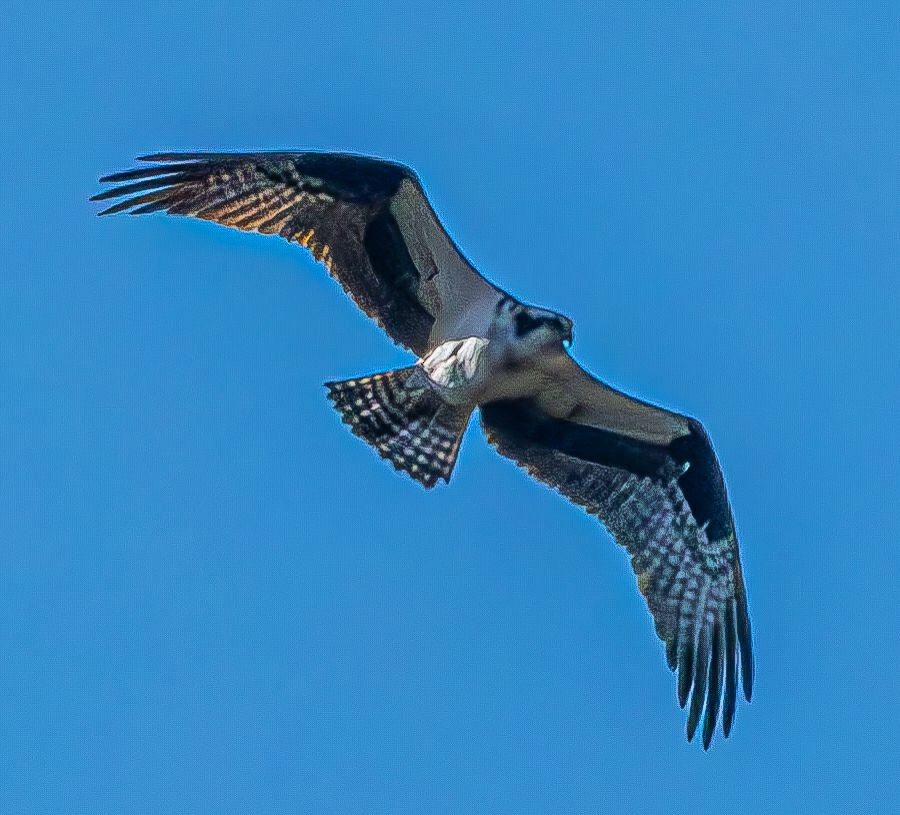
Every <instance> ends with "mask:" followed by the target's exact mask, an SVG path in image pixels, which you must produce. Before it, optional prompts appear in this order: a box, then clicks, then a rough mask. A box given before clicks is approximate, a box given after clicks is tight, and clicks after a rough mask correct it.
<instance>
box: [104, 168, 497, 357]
mask: <svg viewBox="0 0 900 815" xmlns="http://www.w3.org/2000/svg"><path fill="white" fill-rule="evenodd" d="M139 160H140V161H148V162H154V166H152V167H141V168H138V169H134V170H126V171H125V172H120V173H114V174H112V175H108V176H105V177H103V178H101V179H100V181H101V182H102V183H109V184H115V185H117V186H114V187H112V188H110V189H107V190H105V191H103V192H101V193H98V194H97V195H95V196H93V198H92V200H94V201H106V200H109V199H114V198H122V199H123V200H122V201H119V202H118V203H116V204H113V205H112V206H110V207H108V208H106V209H104V210H103V211H102V212H101V213H100V214H101V215H110V214H113V213H117V212H127V213H129V214H132V215H144V214H147V213H151V212H156V211H160V210H161V211H165V212H168V213H171V214H173V215H191V216H194V217H196V218H201V219H203V220H208V221H215V222H216V223H219V224H223V225H225V226H230V227H233V228H235V229H240V230H243V231H246V232H260V233H262V234H266V235H275V234H277V235H280V236H281V237H283V238H286V239H287V240H289V241H293V242H295V243H298V244H300V245H301V246H304V247H305V248H307V249H309V251H310V252H312V254H313V256H314V257H315V259H316V260H317V261H319V262H321V263H323V264H324V265H325V266H326V268H327V269H328V271H329V272H330V273H331V274H332V276H334V277H335V278H336V279H337V280H338V282H339V283H340V284H341V285H342V286H343V288H344V290H345V291H346V292H347V293H348V294H349V295H350V296H351V297H352V298H353V300H354V301H355V302H356V303H357V304H358V305H359V306H360V308H362V310H363V311H364V312H365V313H366V314H367V315H368V316H369V317H371V318H373V319H374V320H375V321H376V322H377V323H378V324H379V325H380V326H381V327H382V328H383V329H384V330H385V331H386V332H387V333H388V335H389V336H390V337H391V338H392V339H394V340H395V341H396V342H398V343H400V344H401V345H404V346H406V347H407V348H410V349H411V350H413V351H415V352H416V354H418V355H419V356H422V355H423V354H424V353H425V352H426V351H427V350H428V342H429V336H430V334H431V331H432V327H433V325H434V323H435V320H436V318H437V316H438V315H440V316H441V319H443V320H448V319H450V318H451V317H452V316H453V312H454V309H455V308H457V306H458V305H459V307H462V306H463V303H464V301H465V300H466V298H467V297H468V298H469V299H472V298H475V297H488V298H490V297H497V296H499V290H498V289H496V288H495V287H494V286H493V285H491V284H490V283H488V281H487V280H485V279H484V278H483V277H481V275H479V274H478V272H476V271H475V270H474V269H473V268H472V266H471V265H470V264H469V263H468V261H467V260H466V259H465V258H464V257H463V255H462V253H461V252H460V251H459V249H458V248H457V246H456V244H455V243H454V242H453V240H452V239H451V238H450V236H449V235H448V234H447V232H446V231H445V230H444V228H443V226H442V225H441V223H440V221H439V220H438V218H437V215H435V213H434V210H433V209H432V208H431V205H430V204H429V202H428V200H427V198H426V197H425V193H424V192H423V190H422V186H421V184H420V183H419V181H418V179H417V178H416V176H415V175H414V174H413V172H412V171H411V170H410V169H409V168H407V167H405V166H403V165H401V164H395V163H393V162H388V161H383V160H381V159H376V158H369V157H366V156H359V155H352V154H345V153H314V152H294V153H156V154H153V155H149V156H143V157H141V158H140V159H139ZM460 292H466V297H463V298H460V299H459V300H457V299H455V298H454V297H451V296H450V295H451V293H453V294H454V295H458V294H459V293H460Z"/></svg>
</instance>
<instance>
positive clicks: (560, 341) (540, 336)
mask: <svg viewBox="0 0 900 815" xmlns="http://www.w3.org/2000/svg"><path fill="white" fill-rule="evenodd" d="M494 326H495V329H496V331H497V334H498V335H499V336H500V337H502V338H503V340H504V341H505V343H506V345H507V347H508V349H509V353H510V354H511V355H512V356H513V357H515V358H518V359H524V358H526V357H529V356H532V355H534V354H537V353H547V352H549V351H554V350H557V349H558V350H559V351H562V350H563V348H568V347H570V346H571V344H572V321H571V320H570V319H569V318H568V317H564V316H563V315H562V314H557V313H556V312H555V311H548V310H547V309H543V308H535V307H534V306H526V305H524V304H523V303H519V302H518V301H516V300H513V299H512V298H510V297H507V298H504V299H503V300H501V301H500V302H499V303H498V304H497V313H496V316H495V318H494Z"/></svg>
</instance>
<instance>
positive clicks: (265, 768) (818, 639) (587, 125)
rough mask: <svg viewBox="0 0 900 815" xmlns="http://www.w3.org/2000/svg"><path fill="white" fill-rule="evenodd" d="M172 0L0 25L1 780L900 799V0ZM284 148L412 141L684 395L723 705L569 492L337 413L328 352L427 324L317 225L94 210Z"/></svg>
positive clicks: (495, 227)
mask: <svg viewBox="0 0 900 815" xmlns="http://www.w3.org/2000/svg"><path fill="white" fill-rule="evenodd" d="M152 5H153V7H151V8H149V9H148V8H146V7H144V6H143V4H141V5H130V4H121V3H116V4H112V3H110V4H109V5H93V6H90V5H89V6H87V7H86V8H85V9H84V10H83V11H79V12H78V13H77V14H76V13H75V12H74V11H73V12H71V13H63V11H62V9H63V6H64V4H52V5H51V4H48V5H45V6H43V7H41V6H35V7H32V8H30V9H29V11H28V13H27V15H26V14H25V13H23V12H18V13H12V14H11V15H7V16H6V17H5V18H4V19H3V21H2V22H0V26H2V35H0V36H2V40H0V46H2V52H3V54H4V59H3V61H2V64H0V83H2V87H3V89H4V90H3V97H4V102H5V104H4V114H5V120H6V123H5V125H4V127H3V128H2V130H0V148H2V158H3V161H2V181H0V183H2V196H0V198H2V202H0V206H2V213H0V215H2V224H3V230H2V235H0V245H2V274H0V315H2V316H0V376H2V378H0V382H2V396H0V461H2V467H0V501H2V513H0V541H2V546H0V604H2V609H0V611H2V613H0V647H2V652H3V654H4V657H3V660H2V662H0V811H2V812H54V813H69V812H72V813H75V812H77V813H82V812H84V813H113V812H114V813H132V812H133V813H150V812H166V813H199V812H219V813H231V812H234V813H239V812H240V813H248V812H253V813H266V812H282V813H289V812H294V813H296V812H329V813H330V812H358V813H363V812H365V813H373V812H390V813H405V812H410V813H413V812H415V813H423V812H424V813H430V812H435V813H438V812H479V813H480V812H486V813H507V812H508V813H575V812H589V811H590V812H617V811H618V812H662V811H666V812H669V813H680V812H691V813H697V812H741V813H756V812H765V813H771V812H800V811H817V812H848V811H863V809H864V808H865V807H868V810H867V811H869V812H889V811H891V812H896V811H898V810H897V806H898V801H897V791H896V778H895V777H893V776H892V772H895V771H896V768H897V765H898V749H897V732H896V729H897V724H898V712H900V711H898V703H897V696H898V694H897V687H898V686H897V669H896V661H897V657H898V638H897V622H898V619H897V600H896V596H897V587H896V581H897V573H898V566H900V564H898V557H897V547H898V543H897V541H898V537H900V528H898V522H897V512H896V505H897V501H898V488H900V482H898V467H897V456H898V452H900V450H898V444H897V431H896V418H897V409H896V402H897V397H898V369H900V353H898V347H900V343H898V338H897V318H898V298H897V293H896V279H897V274H898V271H900V264H898V260H900V251H898V250H900V232H898V206H897V204H898V192H900V184H898V181H900V159H898V135H900V127H898V124H900V118H898V104H897V102H898V97H897V93H898V92H897V88H898V80H900V71H898V57H897V39H898V34H900V17H898V12H897V5H896V4H895V3H885V4H883V5H878V4H858V3H849V2H848V3H845V4H831V3H823V4H805V3H803V4H801V3H790V2H789V3H784V2H778V3H774V2H772V3H754V4H752V8H743V6H744V4H739V3H734V4H692V5H691V9H690V10H685V9H684V8H683V4H680V3H671V4H654V5H653V7H652V8H649V7H648V5H649V4H618V3H617V4H606V3H604V4H602V8H600V9H599V10H598V9H596V8H595V9H593V10H591V11H585V10H582V11H578V10H575V9H574V8H571V7H568V6H567V5H566V4H554V5H550V6H543V5H534V6H530V5H528V4H525V5H522V4H515V7H514V8H515V11H514V12H513V11H512V10H510V11H508V12H507V11H506V10H504V9H502V8H500V7H497V6H492V7H490V8H488V9H487V10H483V9H482V7H481V5H480V4H471V5H470V4H454V6H453V7H452V8H451V7H450V6H438V7H431V9H430V10H427V11H426V10H423V9H422V8H421V7H419V6H418V5H409V6H406V7H404V6H401V5H397V4H389V5H388V6H383V5H382V4H377V6H376V5H375V4H371V3H336V4H329V3H324V4H322V3H316V4H311V3H279V2H267V3H265V4H262V6H261V7H257V6H255V5H253V4H250V5H249V7H248V6H247V5H246V4H219V3H210V4H208V5H203V6H194V5H192V4H191V5H189V4H152ZM747 5H748V6H749V5H751V4H747ZM326 7H331V8H330V10H329V9H328V8H326ZM277 147H281V148H318V149H344V150H353V151H360V152H367V153H374V154H378V155H383V156H388V157H392V158H395V159H398V160H402V161H404V162H407V163H409V164H411V165H412V166H414V167H415V168H416V169H417V171H418V172H419V173H420V175H421V176H422V178H423V179H424V181H425V184H426V186H427V188H428V190H429V193H430V195H431V197H432V199H433V201H434V204H435V206H436V208H437V209H438V211H439V213H440V214H441V216H442V218H443V219H444V221H445V223H446V224H447V225H448V228H449V229H450V230H451V231H452V233H453V234H454V236H455V237H456V238H457V240H458V241H459V242H460V244H461V246H462V247H464V249H465V251H466V252H467V254H468V255H469V256H470V257H471V259H472V260H473V261H474V262H475V263H476V264H477V266H478V267H479V268H480V269H481V270H482V271H483V272H484V273H486V274H487V275H488V276H489V277H491V278H493V279H494V280H496V281H497V282H499V283H500V284H502V285H503V286H506V287H508V288H509V289H510V290H511V291H513V292H514V293H516V294H517V295H519V296H521V297H522V298H525V299H527V300H529V301H532V302H536V303H540V304H542V305H545V306H548V307H553V308H557V309H559V310H560V311H562V312H563V313H566V314H568V315H570V316H572V317H573V318H574V320H575V323H576V327H577V331H576V333H577V343H576V346H575V351H576V353H577V355H578V357H579V359H580V360H582V361H583V362H584V363H585V364H586V365H587V366H588V367H590V368H591V369H592V370H594V371H595V372H596V373H598V374H600V375H601V376H603V377H604V378H606V379H607V380H608V381H610V382H612V383H614V384H615V385H617V386H619V387H622V388H625V389H627V390H629V391H630V392H632V393H634V394H636V395H639V396H641V397H643V398H645V399H650V400H653V401H658V402H660V403H662V404H664V405H666V406H669V407H671V408H674V409H677V410H680V411H684V412H688V413H690V414H694V415H697V416H699V417H700V418H701V419H702V420H703V421H704V423H705V424H706V426H707V427H708V428H709V430H710V432H711V434H712V436H713V439H714V441H715V444H716V448H717V450H718V453H719V455H720V458H721V460H722V463H723V466H724V469H725V472H726V476H727V480H728V485H729V488H730V493H731V497H732V500H733V503H734V506H735V513H736V517H737V522H738V527H739V532H740V534H741V540H742V549H743V557H744V564H745V573H746V578H747V582H748V587H749V598H750V609H751V614H752V618H753V623H754V632H755V638H756V649H757V666H758V681H757V688H756V690H757V693H756V696H755V698H754V700H753V703H752V704H751V705H750V706H747V705H742V706H740V707H739V709H738V718H737V722H736V727H735V732H734V733H733V735H732V738H731V739H730V740H728V741H727V742H723V741H722V739H721V736H717V738H716V741H715V742H714V744H713V748H712V749H711V750H710V752H709V753H708V754H704V753H703V752H702V750H701V749H700V748H699V747H698V745H697V744H696V743H695V744H694V745H688V744H687V743H686V741H685V739H684V714H683V713H682V712H681V711H680V710H679V709H678V706H677V704H676V699H675V684H674V679H673V677H672V676H671V675H670V674H669V672H668V670H667V669H666V667H665V662H664V656H663V649H662V646H661V644H660V643H659V642H658V641H657V639H656V637H655V635H654V633H653V629H652V625H651V620H650V618H649V615H648V614H647V612H646V610H645V607H644V604H643V600H642V599H641V597H640V596H639V595H638V592H637V591H636V588H635V579H634V576H633V575H632V573H631V570H630V567H629V564H628V560H627V557H626V556H625V554H624V552H623V551H621V550H620V549H619V548H618V547H616V546H615V545H614V544H613V543H612V541H611V539H610V538H609V537H608V535H607V534H606V533H605V532H604V531H603V530H602V529H601V527H600V526H599V524H597V523H596V522H595V521H594V520H593V519H591V518H590V517H588V516H586V515H585V514H583V513H582V512H580V511H578V510H576V509H574V508H572V507H570V506H569V505H568V504H567V503H566V502H565V501H563V500H562V499H561V498H560V497H559V496H557V495H555V494H554V493H552V492H551V491H549V490H547V489H546V488H544V487H542V486H540V485H539V484H537V483H535V482H532V481H530V480H529V479H528V478H527V477H525V475H524V474H523V473H521V472H519V471H518V470H517V469H516V468H515V467H514V466H513V465H512V464H511V463H510V462H508V461H506V460H503V459H501V458H500V457H498V456H497V455H496V454H494V453H493V451H491V450H490V449H489V448H488V447H487V445H486V444H485V442H484V441H483V439H482V438H481V434H480V431H479V429H478V428H477V426H474V427H472V428H471V429H470V432H469V435H468V436H467V438H466V441H465V443H464V445H463V450H462V455H461V459H460V463H459V465H458V468H457V471H456V473H455V475H454V478H453V482H452V484H451V485H450V487H449V488H439V489H437V490H435V491H433V492H431V493H426V492H425V491H424V490H422V489H421V488H419V487H418V486H417V485H415V484H414V483H412V482H411V481H409V480H408V479H405V478H402V477H400V476H398V475H397V474H395V473H394V472H393V470H392V469H391V468H390V467H389V466H388V465H386V464H385V463H384V462H382V461H381V460H380V459H378V458H377V457H376V456H375V455H373V454H372V452H371V451H370V450H369V449H368V448H367V447H366V446H365V445H364V444H363V443H362V442H360V441H359V440H357V439H355V438H353V437H352V436H351V435H350V434H349V433H348V432H347V430H346V428H345V427H344V426H342V424H341V422H340V421H339V419H338V416H337V415H336V414H335V412H334V411H333V410H332V409H331V407H330V405H329V404H328V402H327V401H326V399H325V398H324V391H323V388H322V386H321V383H322V382H323V381H324V380H326V379H332V378H345V377H351V376H354V375H358V374H363V373H367V372H372V371H376V370H383V369H388V368H391V367H395V366H398V365H403V364H408V362H409V359H410V358H409V357H408V356H407V355H406V354H404V353H403V352H402V351H400V350H398V349H396V348H394V347H393V346H392V345H391V344H390V343H389V342H388V340H387V339H386V338H385V337H384V336H382V335H381V333H380V332H379V331H378V330H377V329H376V328H375V327H374V326H373V325H372V324H371V323H369V322H368V321H367V320H366V319H365V318H364V317H363V316H362V315H361V313H359V312H357V311H356V309H355V308H354V306H353V305H352V304H351V303H350V302H349V301H348V300H347V299H346V298H344V297H343V296H342V294H341V293H340V290H339V288H338V287H337V286H336V284H334V283H333V282H331V281H330V280H329V279H328V278H327V276H326V274H325V272H324V270H322V269H321V268H320V267H317V266H316V265H315V264H314V263H313V262H312V261H311V260H310V258H309V257H308V255H306V253H304V252H303V251H302V250H300V249H298V248H296V247H292V246H289V245H288V244H287V243H284V242H282V241H279V240H276V239H272V238H263V237H260V236H252V235H242V234H239V233H236V232H230V231H227V230H225V229H223V228H219V227H216V226H213V225H209V224H204V223H200V222H191V221H188V220H183V219H173V218H163V217H154V218H141V219H129V218H118V219H102V220H101V219H98V218H96V217H95V216H94V213H95V212H96V210H97V207H95V206H93V205H91V204H89V203H88V202H87V198H88V196H89V195H90V194H91V193H93V192H95V191H96V190H97V189H98V185H97V184H96V178H97V177H98V176H99V175H101V174H103V173H106V172H112V171H115V170H119V169H124V168H126V167H128V166H130V164H131V161H132V158H133V157H134V156H135V155H138V154H141V153H144V152H149V151H154V150H164V149H186V150H196V149H214V150H225V149H259V148H268V149H271V148H277Z"/></svg>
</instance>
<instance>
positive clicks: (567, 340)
mask: <svg viewBox="0 0 900 815" xmlns="http://www.w3.org/2000/svg"><path fill="white" fill-rule="evenodd" d="M574 342H575V333H574V329H573V328H572V321H571V320H566V329H565V333H564V334H563V340H562V344H563V348H566V349H569V348H571V347H572V345H573V344H574Z"/></svg>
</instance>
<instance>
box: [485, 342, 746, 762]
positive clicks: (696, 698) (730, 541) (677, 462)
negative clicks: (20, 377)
mask: <svg viewBox="0 0 900 815" xmlns="http://www.w3.org/2000/svg"><path fill="white" fill-rule="evenodd" d="M566 360H567V362H566V363H565V364H564V365H563V366H562V370H561V371H560V376H559V381H558V382H557V383H556V384H555V385H553V386H552V387H551V388H549V389H548V390H547V391H546V392H544V393H542V394H541V395H540V396H539V397H538V398H537V399H517V400H509V401H503V402H493V403H490V404H487V405H483V406H482V408H481V415H482V424H483V426H484V429H485V432H486V434H487V437H488V440H489V441H490V442H491V444H493V445H494V446H495V447H496V448H497V450H498V451H499V452H500V453H502V454H503V455H505V456H508V457H509V458H511V459H513V460H514V461H515V462H516V463H517V464H519V465H521V466H522V467H524V468H525V469H526V470H527V471H528V472H529V473H530V474H531V475H533V476H535V477H536V478H538V479H540V480H541V481H544V482H545V483H547V484H549V485H550V486H552V487H555V488H556V489H557V490H559V492H561V493H562V494H563V495H565V496H566V497H567V498H569V499H570V500H571V501H573V502H574V503H576V504H578V505H580V506H582V507H584V508H585V509H586V510H587V511H588V512H590V513H591V514H593V515H596V516H597V517H599V518H600V520H601V521H603V523H604V524H605V525H606V526H607V528H608V529H609V530H610V532H611V533H612V534H613V536H614V537H615V539H616V541H617V542H618V543H620V544H621V545H622V546H624V547H625V548H626V549H627V550H628V552H629V553H630V554H631V562H632V567H633V568H634V571H635V574H636V575H637V580H638V587H639V588H640V590H641V593H642V594H643V595H644V597H645V598H646V600H647V605H648V606H649V608H650V612H651V613H652V615H653V618H654V621H655V624H656V631H657V633H658V634H659V636H660V638H661V639H662V640H663V641H664V642H665V644H666V657H667V661H668V664H669V667H670V668H671V669H672V670H676V669H677V670H678V699H679V702H680V704H681V706H682V707H684V706H685V704H686V703H687V700H688V697H689V696H690V698H691V704H690V710H689V714H688V722H687V735H688V739H689V740H690V739H692V738H693V736H694V732H695V731H696V728H697V724H698V722H699V720H700V716H701V714H702V713H703V712H704V710H705V715H704V721H703V746H704V748H707V747H708V746H709V744H710V741H711V740H712V735H713V731H714V730H715V727H716V723H717V720H718V717H719V712H720V707H721V712H722V729H723V732H724V734H725V736H726V737H727V736H728V734H729V733H730V731H731V726H732V723H733V721H734V711H735V702H736V696H737V674H738V656H740V670H741V675H742V681H743V690H744V695H745V697H746V698H747V700H748V701H749V699H750V696H751V692H752V687H753V656H752V650H751V635H750V620H749V617H748V614H747V601H746V597H745V594H744V582H743V577H742V575H741V565H740V558H739V555H738V545H737V537H736V535H735V529H734V523H733V520H732V515H731V509H730V507H729V504H728V498H727V495H726V493H725V483H724V480H723V478H722V472H721V469H720V468H719V463H718V461H717V460H716V456H715V453H714V452H713V449H712V446H711V444H710V441H709V437H708V436H707V434H706V431H705V430H704V429H703V427H702V426H701V425H700V423H699V422H697V421H696V420H694V419H690V418H688V417H685V416H681V415H679V414H676V413H670V412H668V411H665V410H662V409H660V408H657V407H654V406H652V405H648V404H646V403H643V402H639V401H637V400H634V399H631V398H629V397H627V396H625V395H624V394H621V393H619V392H618V391H615V390H613V389H611V388H608V387H607V386H606V385H604V384H603V383H601V382H599V381H597V380H596V379H593V378H592V377H590V376H589V375H588V374H587V373H586V372H585V371H583V370H582V369H581V368H580V367H579V366H578V365H577V364H575V363H574V362H572V361H571V359H570V358H568V357H566ZM723 686H724V701H723ZM692 690H693V692H692Z"/></svg>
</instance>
